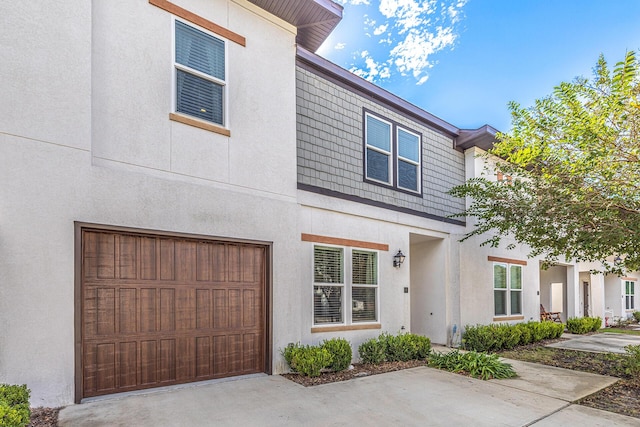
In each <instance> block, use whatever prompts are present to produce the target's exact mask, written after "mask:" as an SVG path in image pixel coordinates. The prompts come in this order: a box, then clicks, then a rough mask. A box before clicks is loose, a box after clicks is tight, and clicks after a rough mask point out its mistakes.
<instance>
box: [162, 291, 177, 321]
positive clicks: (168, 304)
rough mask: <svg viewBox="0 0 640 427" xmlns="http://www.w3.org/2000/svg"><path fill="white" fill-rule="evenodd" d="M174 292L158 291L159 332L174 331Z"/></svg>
mask: <svg viewBox="0 0 640 427" xmlns="http://www.w3.org/2000/svg"><path fill="white" fill-rule="evenodd" d="M175 303H176V291H175V289H160V331H163V332H165V331H175V330H176V304H175Z"/></svg>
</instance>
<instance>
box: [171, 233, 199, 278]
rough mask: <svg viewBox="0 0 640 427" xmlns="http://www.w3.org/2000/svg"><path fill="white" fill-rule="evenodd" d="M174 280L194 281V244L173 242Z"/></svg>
mask: <svg viewBox="0 0 640 427" xmlns="http://www.w3.org/2000/svg"><path fill="white" fill-rule="evenodd" d="M175 257H176V260H175V264H176V266H175V280H177V281H178V282H193V281H194V280H196V262H195V261H196V243H195V242H185V241H178V242H175Z"/></svg>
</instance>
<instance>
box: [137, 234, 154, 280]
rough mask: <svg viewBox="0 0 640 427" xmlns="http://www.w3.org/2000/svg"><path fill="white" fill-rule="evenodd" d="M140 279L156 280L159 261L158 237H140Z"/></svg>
mask: <svg viewBox="0 0 640 427" xmlns="http://www.w3.org/2000/svg"><path fill="white" fill-rule="evenodd" d="M139 242H140V263H139V264H140V267H139V268H140V279H142V280H156V278H157V274H156V271H157V265H158V264H157V262H158V259H157V257H156V246H157V243H158V240H157V239H153V238H149V237H140V239H139Z"/></svg>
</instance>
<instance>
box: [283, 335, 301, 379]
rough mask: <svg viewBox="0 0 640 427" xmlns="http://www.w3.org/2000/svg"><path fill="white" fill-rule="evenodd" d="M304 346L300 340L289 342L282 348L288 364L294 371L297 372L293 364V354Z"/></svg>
mask: <svg viewBox="0 0 640 427" xmlns="http://www.w3.org/2000/svg"><path fill="white" fill-rule="evenodd" d="M302 347H303V346H302V345H301V344H300V343H299V342H298V343H295V344H294V343H289V344H287V346H286V347H285V348H284V350H282V356H284V360H285V361H286V362H287V365H289V368H291V370H292V371H294V372H296V370H295V368H294V366H293V363H292V362H293V355H294V354H295V353H296V352H297V351H298V349H300V348H302Z"/></svg>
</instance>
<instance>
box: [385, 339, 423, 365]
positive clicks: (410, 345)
mask: <svg viewBox="0 0 640 427" xmlns="http://www.w3.org/2000/svg"><path fill="white" fill-rule="evenodd" d="M379 339H380V341H382V342H384V343H385V345H384V347H385V352H386V354H385V358H386V360H387V361H389V362H396V361H398V362H407V361H409V360H417V359H425V358H426V357H427V355H429V352H430V351H431V341H430V340H429V338H427V337H423V336H420V335H416V334H400V335H396V336H393V335H388V334H383V335H381V336H380V338H379Z"/></svg>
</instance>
